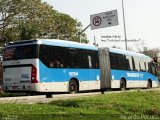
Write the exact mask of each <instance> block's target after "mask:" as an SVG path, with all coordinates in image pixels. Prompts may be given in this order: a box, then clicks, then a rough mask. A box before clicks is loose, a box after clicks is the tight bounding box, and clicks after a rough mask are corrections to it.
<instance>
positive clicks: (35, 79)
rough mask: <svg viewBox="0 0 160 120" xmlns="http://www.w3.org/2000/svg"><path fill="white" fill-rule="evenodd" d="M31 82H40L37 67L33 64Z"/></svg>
mask: <svg viewBox="0 0 160 120" xmlns="http://www.w3.org/2000/svg"><path fill="white" fill-rule="evenodd" d="M31 83H38V80H37V69H36V67H35V66H33V65H32V73H31Z"/></svg>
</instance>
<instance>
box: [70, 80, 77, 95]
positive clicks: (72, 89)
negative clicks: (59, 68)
mask: <svg viewBox="0 0 160 120" xmlns="http://www.w3.org/2000/svg"><path fill="white" fill-rule="evenodd" d="M77 92H78V84H77V82H76V81H75V80H71V81H70V82H69V93H70V94H74V93H77Z"/></svg>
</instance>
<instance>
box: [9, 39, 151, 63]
mask: <svg viewBox="0 0 160 120" xmlns="http://www.w3.org/2000/svg"><path fill="white" fill-rule="evenodd" d="M30 44H44V45H52V46H62V47H73V48H81V49H89V50H98V47H95V46H94V45H89V44H84V43H78V42H73V41H67V40H59V39H34V40H21V41H16V42H13V43H9V44H7V47H12V46H19V45H30ZM104 49H105V48H104ZM109 51H110V52H113V53H118V54H124V55H129V56H136V57H139V58H142V59H148V60H152V59H151V58H150V57H149V56H146V55H144V54H141V53H136V52H132V51H126V50H121V49H116V48H109Z"/></svg>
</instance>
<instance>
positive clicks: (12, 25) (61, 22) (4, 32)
mask: <svg viewBox="0 0 160 120" xmlns="http://www.w3.org/2000/svg"><path fill="white" fill-rule="evenodd" d="M0 11H1V12H0V14H1V16H2V18H1V19H0V40H1V44H4V43H6V42H10V41H16V40H28V39H34V38H55V39H67V40H72V41H77V39H78V37H77V33H78V32H79V31H80V30H81V27H82V25H81V23H80V22H78V21H77V20H76V19H73V18H72V17H70V16H69V15H67V14H62V13H59V12H58V11H56V10H55V9H54V8H53V7H51V6H50V5H48V4H47V3H42V2H41V0H7V1H6V0H0ZM82 38H83V41H84V42H85V43H87V42H88V41H87V38H86V35H85V34H84V35H83V36H82Z"/></svg>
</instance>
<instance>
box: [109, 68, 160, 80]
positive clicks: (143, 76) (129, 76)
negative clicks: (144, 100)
mask: <svg viewBox="0 0 160 120" xmlns="http://www.w3.org/2000/svg"><path fill="white" fill-rule="evenodd" d="M122 77H124V78H125V79H126V80H138V81H144V80H148V79H151V80H152V81H158V78H157V77H155V76H154V75H152V74H151V73H148V72H139V71H126V70H111V78H112V79H114V80H120V79H121V78H122Z"/></svg>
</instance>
